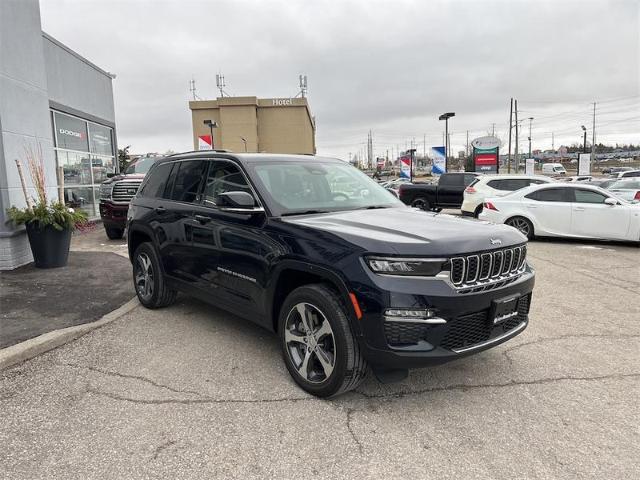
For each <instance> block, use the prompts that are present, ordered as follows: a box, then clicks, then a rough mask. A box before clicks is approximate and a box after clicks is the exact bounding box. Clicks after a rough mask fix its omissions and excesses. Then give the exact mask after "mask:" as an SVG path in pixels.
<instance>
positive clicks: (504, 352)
mask: <svg viewBox="0 0 640 480" xmlns="http://www.w3.org/2000/svg"><path fill="white" fill-rule="evenodd" d="M572 338H610V339H613V340H622V339H628V338H638V339H640V335H634V334H623V335H620V334H607V333H601V334H598V333H579V334H567V335H559V336H557V337H543V338H538V339H535V340H531V341H530V342H523V343H519V344H517V345H511V346H509V347H507V348H505V349H503V350H502V352H501V353H502V355H504V356H505V358H506V359H507V360H508V361H509V363H513V359H512V358H511V356H510V354H511V352H513V351H514V350H518V349H520V348H522V347H526V346H529V345H536V344H542V343H551V342H554V341H556V340H568V339H572Z"/></svg>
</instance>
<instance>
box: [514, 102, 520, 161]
mask: <svg viewBox="0 0 640 480" xmlns="http://www.w3.org/2000/svg"><path fill="white" fill-rule="evenodd" d="M514 109H515V114H516V148H515V150H516V151H515V157H516V161H515V170H516V173H518V167H519V166H520V161H519V159H518V100H517V99H516V100H515V102H514Z"/></svg>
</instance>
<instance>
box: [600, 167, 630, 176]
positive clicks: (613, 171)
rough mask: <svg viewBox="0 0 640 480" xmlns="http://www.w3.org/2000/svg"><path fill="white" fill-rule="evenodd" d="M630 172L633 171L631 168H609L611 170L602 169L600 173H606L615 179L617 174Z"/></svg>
mask: <svg viewBox="0 0 640 480" xmlns="http://www.w3.org/2000/svg"><path fill="white" fill-rule="evenodd" d="M630 170H633V168H631V167H611V168H604V169H603V170H602V173H606V174H609V175H611V176H614V177H617V176H618V174H619V173H622V172H628V171H630Z"/></svg>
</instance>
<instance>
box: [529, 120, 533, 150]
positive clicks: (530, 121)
mask: <svg viewBox="0 0 640 480" xmlns="http://www.w3.org/2000/svg"><path fill="white" fill-rule="evenodd" d="M532 122H533V117H529V158H531V123H532Z"/></svg>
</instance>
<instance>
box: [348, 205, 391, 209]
mask: <svg viewBox="0 0 640 480" xmlns="http://www.w3.org/2000/svg"><path fill="white" fill-rule="evenodd" d="M378 208H391V207H390V206H389V205H369V206H368V207H360V208H356V210H377V209H378Z"/></svg>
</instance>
